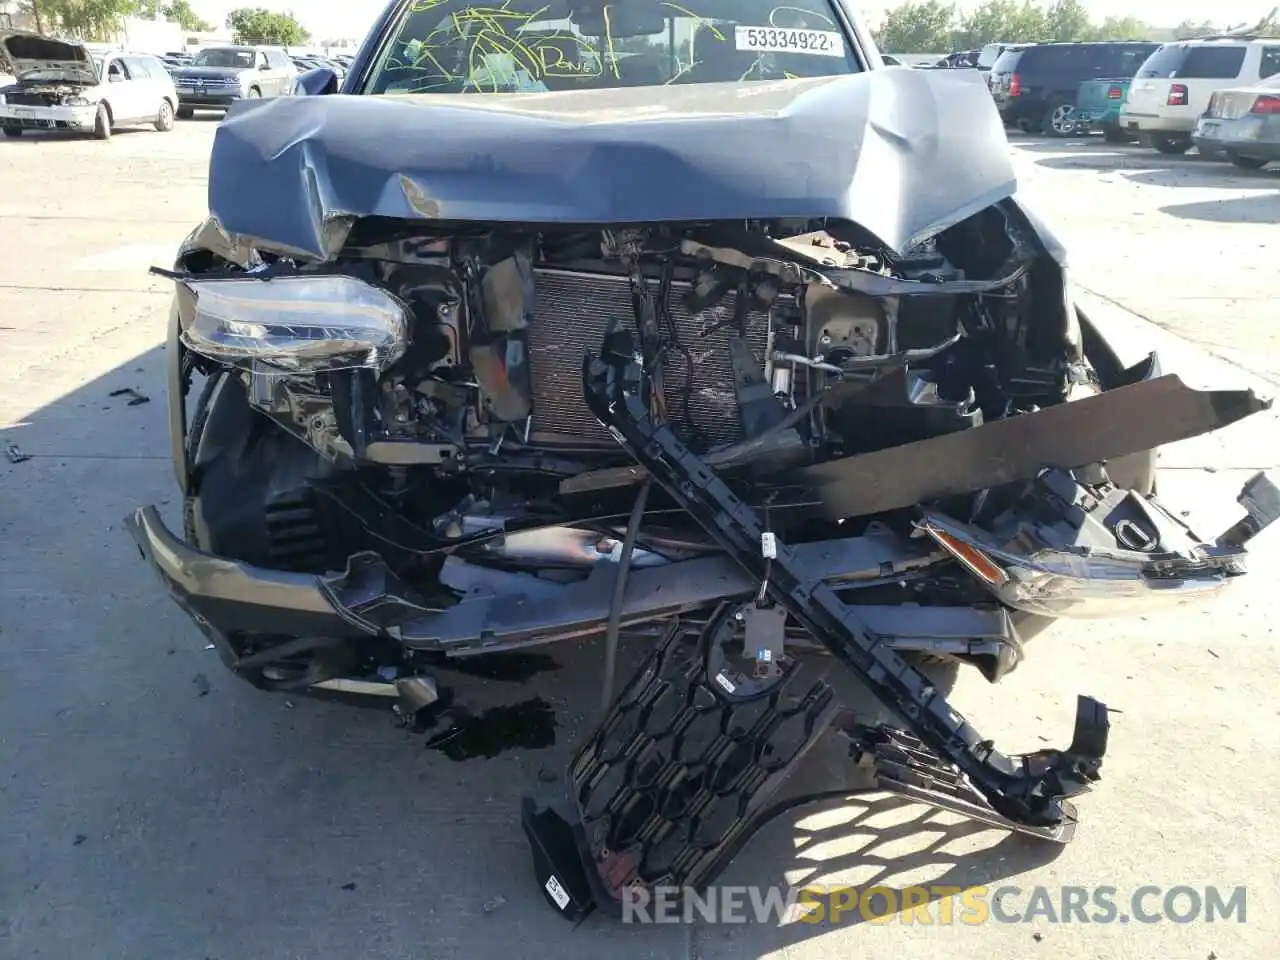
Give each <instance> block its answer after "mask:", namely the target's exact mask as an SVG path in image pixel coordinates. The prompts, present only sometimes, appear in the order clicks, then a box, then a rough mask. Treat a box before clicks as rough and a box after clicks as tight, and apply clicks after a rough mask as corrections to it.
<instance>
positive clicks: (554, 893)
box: [546, 873, 569, 910]
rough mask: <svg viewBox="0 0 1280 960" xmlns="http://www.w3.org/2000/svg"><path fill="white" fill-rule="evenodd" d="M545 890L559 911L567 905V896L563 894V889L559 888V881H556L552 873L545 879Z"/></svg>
mask: <svg viewBox="0 0 1280 960" xmlns="http://www.w3.org/2000/svg"><path fill="white" fill-rule="evenodd" d="M546 888H547V893H549V894H551V899H552V900H554V901H555V902H556V906H557V907H559V908H560V909H561V910H563V909H564V908H565V907H567V906H568V905H569V894H567V893H565V891H564V887H562V886H560V881H559V880H557V879H556V875H555V874H554V873H553V874H552V875H551V876H549V877H548V878H547V883H546Z"/></svg>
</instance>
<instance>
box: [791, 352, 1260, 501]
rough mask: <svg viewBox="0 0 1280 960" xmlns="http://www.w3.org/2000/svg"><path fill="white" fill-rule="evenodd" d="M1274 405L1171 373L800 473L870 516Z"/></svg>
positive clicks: (1184, 434) (1184, 435) (1135, 448)
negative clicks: (1196, 385) (1189, 382)
mask: <svg viewBox="0 0 1280 960" xmlns="http://www.w3.org/2000/svg"><path fill="white" fill-rule="evenodd" d="M1270 407H1271V400H1269V399H1263V398H1260V397H1258V396H1257V395H1256V394H1255V393H1254V392H1253V391H1252V390H1192V389H1191V388H1190V387H1188V386H1187V385H1186V384H1185V383H1183V382H1182V380H1181V379H1180V378H1179V377H1177V376H1175V375H1173V374H1170V375H1168V376H1163V377H1159V378H1158V379H1155V380H1146V381H1143V382H1141V383H1134V384H1130V385H1129V386H1125V387H1118V388H1116V389H1115V390H1107V391H1106V392H1104V393H1100V394H1098V395H1096V396H1093V397H1086V398H1084V399H1081V400H1076V401H1073V402H1071V403H1063V404H1059V405H1058V406H1055V407H1049V408H1047V409H1045V410H1039V411H1037V412H1035V413H1027V414H1022V415H1020V416H1016V417H1010V418H1009V419H1007V420H998V421H996V422H994V423H988V424H984V425H983V426H980V427H975V428H974V429H972V430H964V431H961V432H959V433H950V434H946V435H945V436H940V437H931V438H930V439H928V440H920V441H918V442H916V443H907V444H903V445H902V446H900V447H890V448H888V449H886V450H877V451H875V452H873V453H864V454H861V455H859V456H855V457H845V458H843V459H841V460H832V461H829V462H827V463H820V464H816V465H814V466H811V467H806V468H804V469H803V470H801V471H800V474H801V476H802V477H803V480H804V481H805V482H807V483H808V484H809V485H810V487H811V488H812V490H813V492H814V493H815V494H816V495H817V497H818V499H820V500H821V501H822V510H823V513H824V514H825V515H826V516H827V517H830V518H832V519H839V518H842V517H858V516H866V515H869V514H874V513H882V512H884V511H886V510H897V509H901V508H903V507H911V506H914V505H916V504H918V503H924V502H927V501H930V500H936V499H938V498H940V497H948V496H955V495H957V494H963V493H972V492H974V491H977V490H986V489H988V488H989V487H998V486H1002V485H1004V484H1007V483H1015V482H1018V481H1021V480H1031V479H1034V478H1035V477H1036V476H1037V475H1038V474H1039V473H1040V471H1042V470H1044V469H1045V468H1046V467H1059V468H1061V469H1064V470H1071V469H1074V468H1076V467H1082V466H1086V465H1088V464H1091V463H1100V462H1104V461H1107V460H1114V459H1116V458H1118V457H1124V456H1127V455H1129V454H1132V453H1138V452H1140V451H1143V450H1153V449H1155V448H1156V447H1161V446H1164V445H1165V444H1169V443H1176V442H1177V441H1179V440H1188V439H1190V438H1191V437H1198V436H1201V435H1202V434H1206V433H1210V432H1212V431H1214V430H1220V429H1222V428H1223V427H1227V426H1230V425H1231V424H1233V423H1235V422H1237V421H1238V420H1243V419H1244V418H1245V417H1248V416H1252V415H1253V414H1255V413H1259V412H1261V411H1263V410H1267V409H1269V408H1270Z"/></svg>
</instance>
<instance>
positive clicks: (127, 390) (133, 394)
mask: <svg viewBox="0 0 1280 960" xmlns="http://www.w3.org/2000/svg"><path fill="white" fill-rule="evenodd" d="M108 396H112V397H129V406H131V407H138V406H141V405H142V404H144V403H150V402H151V398H150V397H148V396H147V395H146V394H145V393H139V392H138V391H137V390H135V389H133V387H122V388H121V389H119V390H112V391H111V393H110V394H108Z"/></svg>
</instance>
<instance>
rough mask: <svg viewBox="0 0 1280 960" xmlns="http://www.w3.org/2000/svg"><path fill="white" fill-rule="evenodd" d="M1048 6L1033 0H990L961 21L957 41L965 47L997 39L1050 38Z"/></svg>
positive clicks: (1020, 40) (1024, 40)
mask: <svg viewBox="0 0 1280 960" xmlns="http://www.w3.org/2000/svg"><path fill="white" fill-rule="evenodd" d="M1048 34H1049V26H1048V23H1047V22H1046V18H1045V10H1044V8H1043V7H1041V6H1039V5H1038V4H1035V3H1032V2H1031V0H1022V2H1021V3H1018V2H1017V0H988V2H987V3H984V4H983V5H982V6H980V7H978V8H977V9H976V10H974V11H973V12H972V13H970V14H969V15H968V16H967V17H965V18H964V19H963V20H962V21H961V23H960V35H959V37H958V38H957V39H958V41H959V42H960V43H961V44H962V45H963V46H965V47H970V48H974V47H981V46H982V45H983V44H986V43H994V42H996V41H998V40H1004V41H1008V42H1009V43H1030V42H1034V41H1037V40H1045V39H1047V38H1048Z"/></svg>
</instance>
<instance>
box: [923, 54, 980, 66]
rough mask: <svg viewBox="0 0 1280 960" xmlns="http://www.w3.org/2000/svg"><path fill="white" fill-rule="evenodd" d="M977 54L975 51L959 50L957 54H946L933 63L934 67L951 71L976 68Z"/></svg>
mask: <svg viewBox="0 0 1280 960" xmlns="http://www.w3.org/2000/svg"><path fill="white" fill-rule="evenodd" d="M978 53H979V51H977V50H961V51H959V52H958V53H951V54H948V55H947V56H945V57H943V58H942V59H941V60H939V61H938V62H937V63H935V64H934V66H935V67H940V68H943V69H951V70H955V69H961V68H965V67H976V66H977V65H978Z"/></svg>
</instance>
